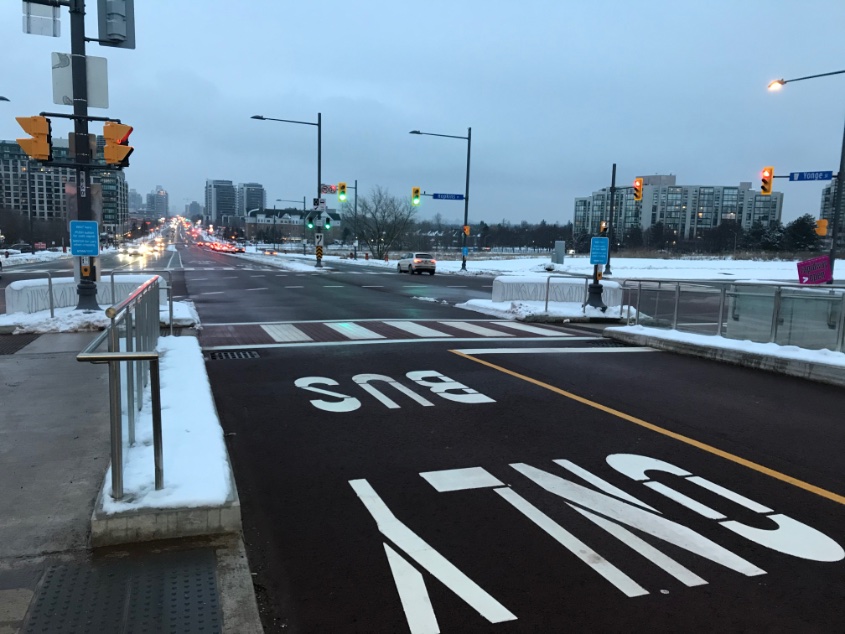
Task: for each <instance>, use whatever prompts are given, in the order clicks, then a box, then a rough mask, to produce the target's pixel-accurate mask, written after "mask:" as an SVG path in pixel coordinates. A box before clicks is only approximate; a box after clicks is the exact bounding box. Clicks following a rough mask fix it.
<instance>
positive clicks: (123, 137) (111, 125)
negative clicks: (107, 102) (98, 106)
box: [103, 121, 135, 167]
mask: <svg viewBox="0 0 845 634" xmlns="http://www.w3.org/2000/svg"><path fill="white" fill-rule="evenodd" d="M132 130H133V128H132V126H131V125H124V124H123V123H116V122H115V121H106V123H105V125H104V126H103V136H104V137H105V139H106V147H105V148H104V149H103V156H104V157H105V159H106V163H108V164H109V165H117V166H119V167H128V166H129V156H130V155H131V154H132V152H133V151H134V150H135V148H134V147H132V146H131V145H129V135H130V134H132Z"/></svg>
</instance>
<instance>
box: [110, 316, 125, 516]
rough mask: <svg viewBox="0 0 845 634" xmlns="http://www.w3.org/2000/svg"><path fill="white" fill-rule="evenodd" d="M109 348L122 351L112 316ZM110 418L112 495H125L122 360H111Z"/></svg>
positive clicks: (114, 496)
mask: <svg viewBox="0 0 845 634" xmlns="http://www.w3.org/2000/svg"><path fill="white" fill-rule="evenodd" d="M109 350H110V351H111V352H116V353H120V334H119V333H118V331H117V326H116V325H115V323H114V318H112V323H111V331H110V332H109ZM109 420H110V423H111V491H112V497H113V498H114V499H115V500H119V499H120V498H122V497H123V416H122V414H121V411H120V361H119V360H117V359H115V360H110V361H109Z"/></svg>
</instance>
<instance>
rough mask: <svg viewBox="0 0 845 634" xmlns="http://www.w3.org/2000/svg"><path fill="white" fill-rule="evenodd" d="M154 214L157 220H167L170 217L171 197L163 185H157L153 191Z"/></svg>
mask: <svg viewBox="0 0 845 634" xmlns="http://www.w3.org/2000/svg"><path fill="white" fill-rule="evenodd" d="M152 213H153V216H154V217H155V218H156V219H159V218H167V217H168V216H169V215H170V196H169V194H168V193H167V192H166V191H165V190H164V188H163V187H162V186H161V185H156V188H155V191H153V209H152Z"/></svg>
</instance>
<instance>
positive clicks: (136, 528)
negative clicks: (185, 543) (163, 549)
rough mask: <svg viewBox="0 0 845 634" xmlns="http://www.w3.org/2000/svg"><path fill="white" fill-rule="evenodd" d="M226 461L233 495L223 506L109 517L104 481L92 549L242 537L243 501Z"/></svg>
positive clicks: (94, 517)
mask: <svg viewBox="0 0 845 634" xmlns="http://www.w3.org/2000/svg"><path fill="white" fill-rule="evenodd" d="M227 453H228V452H227ZM226 460H227V463H228V464H229V482H230V489H229V491H230V493H229V499H228V500H226V502H225V503H224V504H222V505H220V506H198V507H191V508H187V507H186V508H145V509H133V510H131V511H126V512H124V513H112V514H111V515H109V514H106V513H104V512H103V495H104V491H105V489H106V486H107V484H108V483H107V482H106V481H105V480H104V481H103V486H102V487H101V488H100V493H99V495H98V496H97V502H96V504H95V505H94V512H93V514H92V515H91V547H92V548H100V547H102V546H114V545H117V544H130V543H135V542H146V541H154V540H159V539H178V538H182V537H200V536H209V535H224V534H228V533H240V532H241V528H242V524H241V501H240V498H239V497H238V489H237V487H236V486H235V479H234V475H233V474H232V467H231V464H232V463H231V461H229V457H228V455H227V456H226Z"/></svg>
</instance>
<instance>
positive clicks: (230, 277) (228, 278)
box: [220, 275, 238, 280]
mask: <svg viewBox="0 0 845 634" xmlns="http://www.w3.org/2000/svg"><path fill="white" fill-rule="evenodd" d="M220 279H221V280H236V279H238V276H237V275H230V276H228V277H221V278H220Z"/></svg>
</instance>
